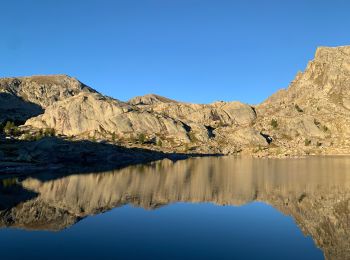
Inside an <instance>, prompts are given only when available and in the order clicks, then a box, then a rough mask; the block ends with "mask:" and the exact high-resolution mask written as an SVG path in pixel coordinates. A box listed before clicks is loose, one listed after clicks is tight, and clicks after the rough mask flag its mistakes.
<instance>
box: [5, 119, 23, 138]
mask: <svg viewBox="0 0 350 260" xmlns="http://www.w3.org/2000/svg"><path fill="white" fill-rule="evenodd" d="M3 132H4V133H5V134H6V135H13V136H18V135H19V134H20V132H21V131H20V130H19V128H18V126H16V125H15V123H14V122H11V121H7V122H6V125H5V126H4V127H3Z"/></svg>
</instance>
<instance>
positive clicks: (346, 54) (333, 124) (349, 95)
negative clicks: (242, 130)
mask: <svg viewBox="0 0 350 260" xmlns="http://www.w3.org/2000/svg"><path fill="white" fill-rule="evenodd" d="M349 100H350V46H344V47H335V48H331V47H320V48H318V49H317V51H316V55H315V58H314V60H312V61H310V62H309V64H308V65H307V68H306V70H305V71H304V72H299V73H298V74H297V76H296V78H295V80H294V81H293V82H292V83H291V84H290V86H289V87H288V88H287V89H284V90H281V91H279V92H277V93H276V94H274V95H272V96H271V97H269V98H268V99H267V100H266V101H265V102H263V103H262V104H260V105H258V106H257V107H256V111H257V114H258V120H257V123H256V125H255V128H256V129H259V130H260V131H262V132H265V133H268V134H269V135H271V136H273V139H274V140H275V141H276V142H275V143H276V145H278V146H279V147H281V148H282V149H284V150H285V151H286V152H289V153H299V154H305V153H306V154H307V153H323V154H324V153H325V154H331V153H337V154H339V153H349V151H350V142H349V140H350V139H349V135H350V120H349V119H350V107H349ZM272 120H274V121H275V123H272Z"/></svg>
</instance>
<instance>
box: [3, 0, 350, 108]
mask: <svg viewBox="0 0 350 260" xmlns="http://www.w3.org/2000/svg"><path fill="white" fill-rule="evenodd" d="M0 8H1V15H0V29H1V31H0V77H9V76H23V75H34V74H68V75H71V76H74V77H77V78H78V79H79V80H81V81H82V82H84V83H86V84H88V85H90V86H92V87H94V88H95V89H97V90H98V91H100V92H102V93H104V94H107V95H109V96H112V97H115V98H118V99H121V100H127V99H129V98H131V97H133V96H135V95H143V94H147V93H157V94H160V95H163V96H167V97H170V98H173V99H178V100H182V101H189V102H198V103H209V102H212V101H215V100H225V101H231V100H241V101H243V102H246V103H252V104H254V103H258V102H261V101H263V100H264V99H265V98H266V97H267V96H268V95H270V94H272V93H273V92H275V91H276V90H277V89H280V88H284V87H286V86H287V85H288V84H289V82H290V81H291V80H292V79H293V78H294V76H295V74H296V73H297V71H298V70H304V68H305V66H306V64H307V61H308V60H310V59H312V58H313V55H314V52H315V49H316V47H317V46H320V45H326V46H337V45H347V44H350V1H348V0H328V1H326V0H290V1H288V0H284V1H281V0H264V1H262V0H255V1H254V0H251V1H249V0H241V1H239V0H237V1H234V0H227V1H226V0H123V1H122V0H120V1H118V0H111V1H107V0H96V1H93V0H81V1H79V0H56V1H55V0H25V1H24V0H0Z"/></svg>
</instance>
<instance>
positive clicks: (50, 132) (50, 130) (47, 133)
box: [43, 128, 56, 136]
mask: <svg viewBox="0 0 350 260" xmlns="http://www.w3.org/2000/svg"><path fill="white" fill-rule="evenodd" d="M55 134H56V131H55V129H53V128H46V129H45V130H44V131H43V135H44V136H55Z"/></svg>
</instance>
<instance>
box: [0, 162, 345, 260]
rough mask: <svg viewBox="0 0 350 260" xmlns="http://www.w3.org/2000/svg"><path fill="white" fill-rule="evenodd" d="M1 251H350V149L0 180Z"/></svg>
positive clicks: (248, 254)
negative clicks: (348, 153) (349, 152)
mask: <svg viewBox="0 0 350 260" xmlns="http://www.w3.org/2000/svg"><path fill="white" fill-rule="evenodd" d="M0 226H1V229H0V252H1V259H21V260H22V259H80V258H81V259H325V258H326V259H342V260H344V259H350V158H348V157H310V158H306V159H284V160H273V159H248V158H232V157H221V158H194V159H188V160H184V161H178V162H175V163H173V162H171V161H169V160H164V161H160V162H155V163H152V164H148V165H142V166H132V167H127V168H124V169H121V170H116V171H110V172H103V173H89V174H85V173H84V174H70V175H59V176H58V175H49V174H45V175H33V176H29V177H22V178H13V179H7V180H2V181H0Z"/></svg>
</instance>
